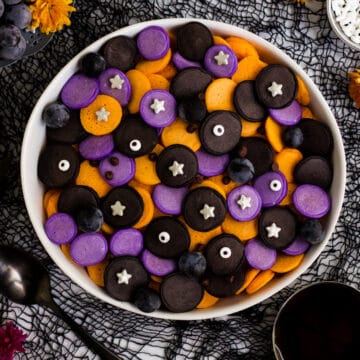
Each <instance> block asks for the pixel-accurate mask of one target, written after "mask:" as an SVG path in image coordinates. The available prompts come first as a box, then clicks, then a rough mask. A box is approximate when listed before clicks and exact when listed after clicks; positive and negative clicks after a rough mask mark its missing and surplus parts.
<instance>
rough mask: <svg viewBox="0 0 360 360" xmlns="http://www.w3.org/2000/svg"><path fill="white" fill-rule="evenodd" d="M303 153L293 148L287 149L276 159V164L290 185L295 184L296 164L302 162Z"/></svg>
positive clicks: (276, 156)
mask: <svg viewBox="0 0 360 360" xmlns="http://www.w3.org/2000/svg"><path fill="white" fill-rule="evenodd" d="M302 158H303V155H302V153H301V152H300V151H299V150H297V149H293V148H285V149H283V150H281V151H280V152H279V153H278V154H276V155H275V157H274V162H275V163H276V164H277V165H278V167H279V171H281V172H282V173H283V174H284V176H285V177H286V180H287V182H288V183H293V182H294V169H295V166H296V164H297V163H298V162H299V161H300V160H302Z"/></svg>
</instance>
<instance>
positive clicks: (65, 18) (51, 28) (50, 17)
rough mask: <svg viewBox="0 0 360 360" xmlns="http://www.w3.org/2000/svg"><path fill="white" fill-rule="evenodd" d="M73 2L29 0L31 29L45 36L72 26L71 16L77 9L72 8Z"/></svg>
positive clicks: (67, 0) (69, 0) (65, 0)
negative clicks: (65, 26)
mask: <svg viewBox="0 0 360 360" xmlns="http://www.w3.org/2000/svg"><path fill="white" fill-rule="evenodd" d="M72 1H73V0H28V2H30V3H31V5H29V9H30V11H31V15H32V21H31V24H30V26H29V27H30V28H31V29H37V28H39V30H40V31H41V32H43V33H45V34H49V33H52V32H56V31H58V30H61V29H62V28H63V27H64V25H67V26H69V25H70V24H71V21H70V14H71V13H72V12H74V11H76V9H75V8H74V7H73V6H70V4H71V3H72Z"/></svg>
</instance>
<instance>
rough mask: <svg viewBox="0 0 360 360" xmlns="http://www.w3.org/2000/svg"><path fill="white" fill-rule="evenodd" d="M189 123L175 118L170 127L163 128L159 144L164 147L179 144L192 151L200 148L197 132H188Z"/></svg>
mask: <svg viewBox="0 0 360 360" xmlns="http://www.w3.org/2000/svg"><path fill="white" fill-rule="evenodd" d="M188 126H189V123H188V122H186V121H184V120H182V119H180V118H176V120H175V121H174V122H173V123H172V124H171V125H170V126H167V127H165V128H164V129H163V130H162V132H161V142H162V144H163V145H164V146H165V147H168V146H170V145H174V144H181V145H185V146H187V147H188V148H189V149H191V150H192V151H194V152H195V151H197V150H199V149H200V147H201V142H200V138H199V134H198V132H197V131H194V132H189V131H188Z"/></svg>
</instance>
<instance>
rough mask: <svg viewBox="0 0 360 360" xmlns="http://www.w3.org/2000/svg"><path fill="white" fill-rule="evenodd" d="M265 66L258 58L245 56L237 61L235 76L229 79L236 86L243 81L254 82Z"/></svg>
mask: <svg viewBox="0 0 360 360" xmlns="http://www.w3.org/2000/svg"><path fill="white" fill-rule="evenodd" d="M266 66H267V64H266V63H264V62H263V61H261V60H260V59H259V57H258V56H247V57H245V58H243V59H242V60H240V61H239V63H238V67H237V70H236V72H235V74H234V75H233V76H232V77H231V79H232V80H234V81H235V82H236V83H237V84H238V83H240V82H242V81H245V80H255V79H256V76H257V75H258V73H259V72H260V71H261V70H262V69H263V68H264V67H266Z"/></svg>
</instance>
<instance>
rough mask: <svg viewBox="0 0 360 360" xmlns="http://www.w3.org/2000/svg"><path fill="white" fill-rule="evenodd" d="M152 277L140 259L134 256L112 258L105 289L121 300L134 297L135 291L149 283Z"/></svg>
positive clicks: (105, 275)
mask: <svg viewBox="0 0 360 360" xmlns="http://www.w3.org/2000/svg"><path fill="white" fill-rule="evenodd" d="M149 281H150V277H149V275H148V273H147V272H146V270H145V269H144V267H143V266H142V264H141V262H140V260H139V259H138V258H136V257H132V256H120V257H116V258H114V259H112V260H111V261H110V263H109V264H108V266H107V267H106V269H105V273H104V282H105V290H106V291H107V293H108V294H109V295H110V296H112V297H113V298H115V299H117V300H121V301H129V300H131V299H132V295H133V293H134V291H135V290H136V289H137V288H138V287H140V286H145V285H147V284H148V283H149Z"/></svg>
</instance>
